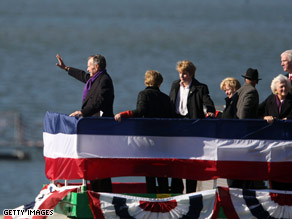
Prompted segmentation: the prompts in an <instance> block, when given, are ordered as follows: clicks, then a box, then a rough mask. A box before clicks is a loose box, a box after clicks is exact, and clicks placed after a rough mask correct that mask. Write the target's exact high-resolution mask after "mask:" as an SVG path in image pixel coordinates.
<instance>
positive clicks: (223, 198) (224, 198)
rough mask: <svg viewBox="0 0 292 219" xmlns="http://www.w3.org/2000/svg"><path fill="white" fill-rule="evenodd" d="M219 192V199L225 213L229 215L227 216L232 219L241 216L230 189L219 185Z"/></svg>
mask: <svg viewBox="0 0 292 219" xmlns="http://www.w3.org/2000/svg"><path fill="white" fill-rule="evenodd" d="M218 193H219V197H218V201H219V202H220V205H221V206H222V208H223V211H224V214H225V215H226V216H227V218H232V219H237V218H239V217H238V215H237V213H236V211H235V209H234V206H233V203H232V201H231V197H230V194H229V189H228V188H223V187H218Z"/></svg>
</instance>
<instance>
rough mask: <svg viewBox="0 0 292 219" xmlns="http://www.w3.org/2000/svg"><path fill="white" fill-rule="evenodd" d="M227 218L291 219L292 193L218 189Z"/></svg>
mask: <svg viewBox="0 0 292 219" xmlns="http://www.w3.org/2000/svg"><path fill="white" fill-rule="evenodd" d="M218 194H219V199H220V205H221V206H222V208H223V210H224V213H225V215H226V216H227V218H234V219H235V218H292V192H287V191H276V190H247V189H234V188H222V187H219V188H218Z"/></svg>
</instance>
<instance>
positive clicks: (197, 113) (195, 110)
mask: <svg viewBox="0 0 292 219" xmlns="http://www.w3.org/2000/svg"><path fill="white" fill-rule="evenodd" d="M179 87H180V80H176V81H174V82H173V83H172V86H171V89H170V93H169V97H170V100H171V102H172V104H173V106H174V108H175V104H176V99H177V93H178V91H179ZM203 106H205V107H206V108H207V112H212V113H215V106H214V103H213V101H212V99H211V97H210V96H209V89H208V86H207V85H205V84H202V83H200V82H199V81H197V80H196V79H193V81H192V84H191V86H190V91H189V94H188V102H187V108H188V117H189V118H191V119H197V118H205V114H204V110H203Z"/></svg>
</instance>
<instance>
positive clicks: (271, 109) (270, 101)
mask: <svg viewBox="0 0 292 219" xmlns="http://www.w3.org/2000/svg"><path fill="white" fill-rule="evenodd" d="M264 116H273V117H276V118H277V119H283V118H288V119H291V118H292V94H290V93H288V95H287V97H286V99H285V100H284V102H283V104H282V108H281V112H280V113H279V111H278V107H277V102H276V96H275V95H274V94H271V95H270V96H269V97H268V98H267V99H266V107H265V113H264Z"/></svg>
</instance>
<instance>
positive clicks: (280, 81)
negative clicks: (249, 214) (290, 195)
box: [264, 74, 292, 191]
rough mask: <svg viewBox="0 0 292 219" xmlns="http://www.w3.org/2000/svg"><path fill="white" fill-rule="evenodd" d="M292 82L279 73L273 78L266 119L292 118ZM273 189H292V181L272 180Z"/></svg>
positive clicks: (271, 120)
mask: <svg viewBox="0 0 292 219" xmlns="http://www.w3.org/2000/svg"><path fill="white" fill-rule="evenodd" d="M290 89H291V83H290V81H289V79H288V78H287V77H286V76H284V75H282V74H279V75H278V76H277V77H275V78H274V79H273V80H272V83H271V90H272V92H273V94H271V95H270V96H269V97H268V98H267V99H266V106H265V113H264V119H265V120H267V122H268V123H273V122H274V120H276V119H283V120H285V119H291V118H292V94H290V93H289V90H290ZM270 186H271V188H272V189H277V190H290V191H291V190H292V183H283V182H277V181H271V182H270Z"/></svg>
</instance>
